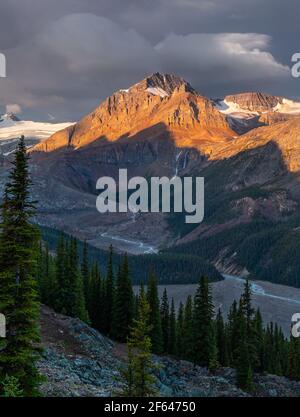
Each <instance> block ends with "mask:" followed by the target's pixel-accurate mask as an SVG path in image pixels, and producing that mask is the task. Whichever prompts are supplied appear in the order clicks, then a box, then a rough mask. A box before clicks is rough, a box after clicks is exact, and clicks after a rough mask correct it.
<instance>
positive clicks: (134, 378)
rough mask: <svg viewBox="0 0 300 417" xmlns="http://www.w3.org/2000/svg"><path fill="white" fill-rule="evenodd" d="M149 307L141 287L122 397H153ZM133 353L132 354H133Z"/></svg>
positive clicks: (129, 343) (153, 380)
mask: <svg viewBox="0 0 300 417" xmlns="http://www.w3.org/2000/svg"><path fill="white" fill-rule="evenodd" d="M149 315H150V306H149V304H148V302H147V297H146V296H145V293H144V290H143V287H142V289H141V292H140V296H139V307H138V318H137V319H134V320H133V325H132V328H131V332H130V338H129V340H128V363H127V368H126V369H125V372H124V371H123V376H124V377H125V381H124V382H125V387H124V391H123V395H126V396H128V395H130V396H132V397H149V396H153V395H155V393H156V391H155V388H154V383H155V378H154V376H153V374H152V372H153V369H154V365H153V363H152V358H151V339H150V336H149V332H150V326H149ZM133 352H134V354H133Z"/></svg>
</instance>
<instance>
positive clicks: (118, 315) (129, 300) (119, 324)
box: [112, 255, 134, 342]
mask: <svg viewBox="0 0 300 417" xmlns="http://www.w3.org/2000/svg"><path fill="white" fill-rule="evenodd" d="M133 297H134V295H133V291H132V285H131V279H130V274H129V267H128V257H127V255H125V256H124V260H123V264H122V266H121V268H120V269H119V273H118V277H117V283H116V291H115V298H114V309H113V326H112V336H113V338H114V339H116V340H118V341H120V342H126V339H127V337H128V334H129V328H130V326H131V324H132V319H133V314H134V301H133Z"/></svg>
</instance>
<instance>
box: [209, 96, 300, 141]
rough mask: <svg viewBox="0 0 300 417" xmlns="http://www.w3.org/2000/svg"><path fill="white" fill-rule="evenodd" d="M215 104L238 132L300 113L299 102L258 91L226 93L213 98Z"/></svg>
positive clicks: (245, 131)
mask: <svg viewBox="0 0 300 417" xmlns="http://www.w3.org/2000/svg"><path fill="white" fill-rule="evenodd" d="M215 105H216V107H217V108H218V110H219V111H220V112H221V113H222V114H224V115H226V118H227V121H228V123H229V125H230V126H231V128H232V129H233V130H235V131H236V132H237V133H239V134H243V133H247V132H249V131H250V130H252V129H254V128H257V127H260V126H269V125H272V124H274V123H278V122H283V121H287V120H290V119H292V118H293V117H295V116H298V115H299V114H300V103H298V102H295V101H292V100H287V99H285V98H283V97H277V96H272V95H270V94H265V93H259V92H250V93H240V94H233V95H228V96H226V97H225V98H224V99H222V100H221V99H218V100H215Z"/></svg>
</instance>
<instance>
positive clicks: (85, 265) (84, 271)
mask: <svg viewBox="0 0 300 417" xmlns="http://www.w3.org/2000/svg"><path fill="white" fill-rule="evenodd" d="M81 276H82V281H83V292H84V299H85V301H87V299H88V294H89V279H90V271H89V253H88V244H87V241H86V240H85V241H84V243H83V250H82V261H81Z"/></svg>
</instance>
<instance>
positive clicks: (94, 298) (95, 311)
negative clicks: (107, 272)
mask: <svg viewBox="0 0 300 417" xmlns="http://www.w3.org/2000/svg"><path fill="white" fill-rule="evenodd" d="M102 290H103V286H102V280H101V276H100V272H99V268H98V264H97V263H95V264H94V265H93V267H92V269H91V272H90V278H89V293H88V313H89V317H90V321H91V324H92V326H93V327H94V328H95V329H97V330H99V331H102V329H103V292H102Z"/></svg>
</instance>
